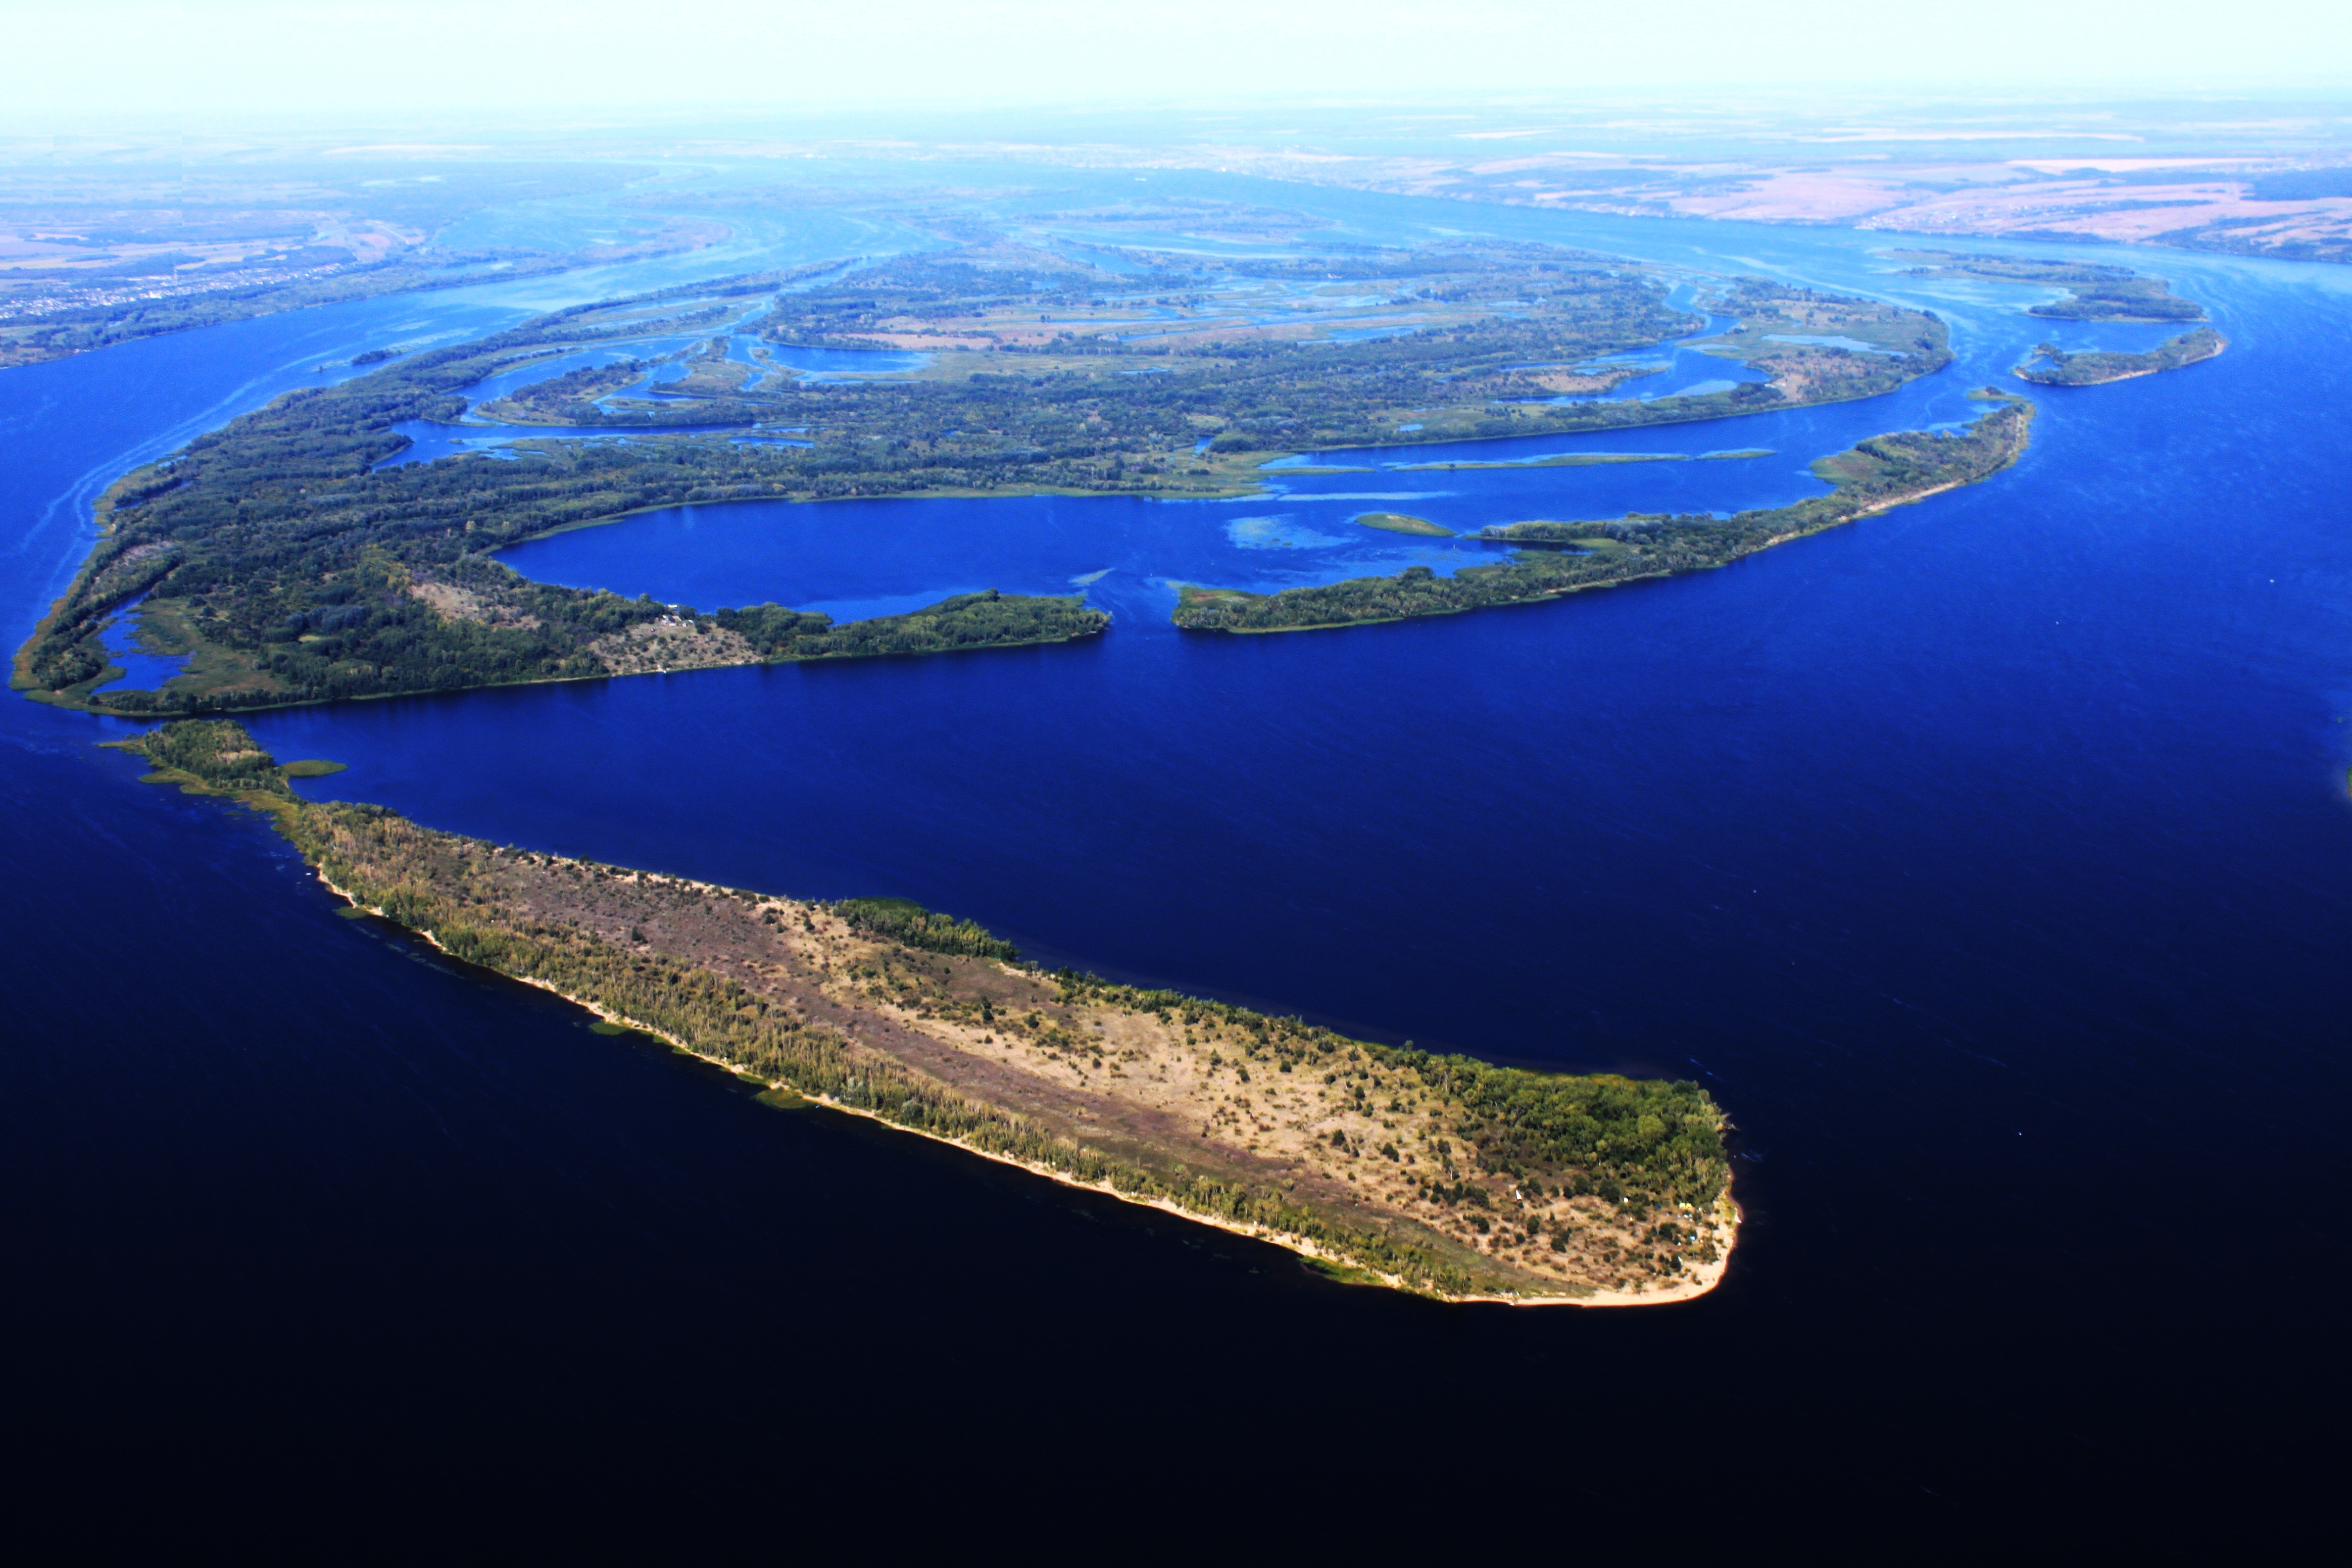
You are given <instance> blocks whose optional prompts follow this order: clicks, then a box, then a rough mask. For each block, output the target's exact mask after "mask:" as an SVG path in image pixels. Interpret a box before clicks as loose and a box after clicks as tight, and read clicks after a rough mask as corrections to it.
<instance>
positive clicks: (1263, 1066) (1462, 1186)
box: [115, 720, 1738, 1306]
mask: <svg viewBox="0 0 2352 1568" xmlns="http://www.w3.org/2000/svg"><path fill="white" fill-rule="evenodd" d="M115 744H117V745H119V746H121V748H123V749H126V750H130V751H133V752H139V753H141V754H142V755H143V756H144V757H145V758H146V759H147V760H148V762H149V763H150V764H151V765H152V768H153V772H152V773H149V774H148V775H147V776H148V779H149V780H150V782H153V783H158V784H177V785H179V786H181V787H182V788H184V789H186V790H188V791H190V792H192V793H195V794H202V795H217V796H220V797H223V798H226V799H228V800H233V801H236V802H239V803H241V804H244V805H249V806H251V807H253V808H254V809H256V810H258V811H261V812H264V813H266V814H268V816H269V817H270V818H271V820H272V821H273V823H274V824H275V825H276V826H277V828H278V831H279V832H280V833H282V834H283V835H284V836H285V837H287V838H288V839H289V841H290V842H291V843H292V844H293V845H294V846H295V847H297V848H298V849H299V851H300V852H301V854H302V856H303V858H304V859H305V860H306V861H307V862H308V863H309V864H310V865H311V866H312V867H313V868H316V871H317V874H318V876H319V878H320V880H321V881H322V882H323V883H325V884H326V886H327V887H328V888H330V889H332V890H333V891H334V892H336V893H337V894H338V895H340V896H341V897H342V898H344V899H346V900H349V901H350V903H351V905H352V910H353V912H355V913H356V912H361V911H364V912H366V913H369V914H373V915H377V916H381V917H382V918H383V919H386V920H390V921H396V922H398V923H399V924H400V925H402V926H404V927H406V928H408V929H409V930H411V931H415V932H417V933H419V934H420V935H422V936H423V937H424V938H425V940H427V941H428V942H431V943H432V944H433V945H434V946H436V948H438V949H440V950H441V951H442V952H446V953H448V954H449V955H450V956H452V957H454V958H457V959H459V960H462V961H464V962H466V963H474V964H478V965H481V966H483V967H485V968H488V969H492V970H495V971H497V972H499V973H501V974H505V975H509V976H510V977H512V978H514V979H517V980H520V981H522V982H523V983H524V984H530V985H536V986H539V987H541V988H542V989H545V990H549V991H552V992H555V993H557V994H561V995H563V996H566V997H568V998H570V999H571V1000H572V1001H574V1002H576V1003H578V1004H580V1005H582V1006H583V1007H586V1008H588V1009H590V1010H591V1011H593V1012H594V1013H595V1014H596V1015H597V1016H598V1017H599V1018H600V1019H601V1020H603V1025H602V1027H603V1028H604V1029H605V1030H606V1031H607V1032H613V1033H619V1032H625V1031H635V1032H638V1033H642V1034H644V1035H646V1036H648V1037H652V1038H654V1039H656V1040H660V1041H664V1042H667V1044H668V1045H669V1046H670V1047H673V1048H675V1049H677V1050H680V1051H683V1052H687V1053H690V1054H692V1055H694V1056H697V1057H700V1058H705V1059H708V1060H709V1061H712V1062H715V1063H718V1064H719V1065H720V1066H722V1067H725V1068H728V1069H729V1070H730V1071H731V1072H733V1073H735V1074H736V1075H737V1076H738V1077H739V1078H741V1079H746V1080H748V1081H749V1082H750V1083H751V1084H753V1085H756V1086H757V1087H758V1089H760V1090H761V1099H762V1100H765V1101H766V1102H767V1103H769V1104H772V1105H775V1106H778V1107H780V1108H785V1109H793V1108H798V1107H801V1106H804V1105H809V1104H816V1105H822V1106H826V1107H830V1108H833V1109H835V1110H843V1111H847V1112H851V1113H854V1114H856V1115H861V1116H867V1117H871V1118H874V1119H876V1120H877V1121H884V1122H887V1123H889V1124H890V1125H892V1126H894V1127H898V1128H900V1129H902V1130H904V1131H910V1132H915V1133H918V1134H920V1135H922V1136H924V1137H929V1138H935V1139H939V1140H941V1141H943V1142H950V1143H953V1144H955V1145H957V1146H959V1147H961V1148H964V1149H968V1150H971V1151H972V1152H976V1153H980V1154H982V1155H985V1156H987V1157H989V1158H992V1159H996V1160H1001V1161H1004V1162H1007V1163H1013V1164H1017V1165H1020V1166H1022V1167H1024V1169H1027V1170H1031V1171H1034V1172H1036V1173H1040V1174H1044V1175H1046V1176H1050V1177H1051V1178H1053V1179H1054V1180H1056V1181H1060V1182H1065V1183H1068V1184H1073V1185H1077V1186H1084V1187H1088V1188H1092V1189H1095V1190H1098V1191H1102V1192H1105V1193H1108V1194H1114V1195H1116V1196H1118V1197H1120V1198H1123V1199H1125V1200H1127V1201H1129V1202H1130V1203H1137V1204H1146V1205H1152V1206H1155V1207H1159V1208H1163V1209H1166V1210H1169V1211H1170V1212H1171V1213H1175V1214H1179V1215H1185V1216H1187V1217H1190V1218H1193V1219H1197V1220H1200V1221H1202V1222H1204V1223H1207V1224H1210V1225H1215V1226H1223V1227H1224V1228H1226V1229H1229V1230H1234V1231H1236V1232H1239V1233H1242V1234H1244V1235H1248V1236H1253V1237H1261V1238H1263V1239H1265V1240H1268V1241H1272V1242H1275V1243H1276V1244H1278V1245H1281V1246H1284V1247H1289V1248H1291V1249H1292V1250H1294V1251H1296V1252H1297V1253H1299V1254H1301V1255H1302V1256H1303V1257H1305V1258H1307V1259H1308V1260H1309V1261H1310V1263H1311V1264H1312V1265H1313V1266H1315V1267H1317V1268H1319V1269H1321V1270H1322V1271H1324V1272H1325V1273H1327V1274H1329V1275H1331V1276H1332V1277H1334V1278H1336V1279H1341V1280H1345V1281H1349V1282H1354V1283H1360V1284H1371V1285H1383V1286H1388V1287H1391V1288H1395V1289H1404V1290H1410V1291H1413V1292H1416V1293H1419V1294H1422V1295H1427V1296H1433V1297H1437V1298H1440V1299H1444V1300H1493V1301H1503V1302H1510V1303H1516V1304H1523V1305H1536V1304H1545V1303H1563V1304H1576V1305H1584V1306H1632V1305H1642V1304H1646V1303H1650V1302H1658V1301H1671V1300H1686V1299H1688V1298H1689V1297H1692V1296H1696V1295H1699V1294H1702V1293H1704V1292H1705V1291H1706V1290H1708V1289H1712V1288H1713V1287H1714V1286H1715V1284H1716V1283H1717V1281H1718V1280H1720V1279H1721V1278H1722V1276H1723V1270H1724V1268H1725V1265H1726V1262H1727V1258H1728V1257H1729V1254H1730V1251H1731V1248H1732V1247H1733V1244H1734V1242H1735V1241H1736V1239H1737V1234H1738V1208H1737V1206H1736V1205H1734V1204H1733V1202H1732V1198H1731V1193H1730V1166H1729V1163H1728V1160H1727V1154H1726V1151H1725V1148H1724V1142H1723V1139H1724V1131H1725V1119H1724V1116H1723V1113H1722V1111H1721V1110H1720V1109H1718V1108H1717V1105H1716V1104H1715V1102H1714V1101H1713V1100H1711V1099H1710V1098H1709V1097H1708V1095H1707V1094H1706V1090H1704V1089H1701V1088H1700V1087H1699V1086H1698V1085H1696V1083H1690V1082H1666V1081H1661V1080H1654V1079H1626V1078H1622V1077H1617V1076H1614V1075H1607V1074H1603V1075H1594V1076H1576V1075H1570V1074H1563V1073H1549V1072H1536V1071H1529V1070H1527V1069H1523V1068H1499V1067H1495V1066H1492V1065H1490V1064H1488V1063H1485V1062H1481V1061H1477V1060H1475V1059H1474V1058H1468V1057H1465V1056H1458V1055H1439V1054H1436V1053H1433V1052H1429V1051H1423V1050H1419V1049H1416V1048H1414V1047H1412V1045H1411V1044H1409V1043H1408V1044H1406V1045H1403V1046H1385V1045H1378V1044H1373V1043H1370V1042H1368V1041H1362V1040H1354V1039H1349V1038H1347V1037H1343V1036H1340V1035H1338V1034H1335V1033H1333V1032H1332V1031H1330V1030H1328V1029H1324V1028H1320V1027H1318V1026H1314V1025H1311V1024H1307V1023H1305V1022H1302V1021H1301V1020H1299V1019H1297V1018H1278V1017H1270V1016H1266V1015H1265V1014H1261V1013H1256V1012H1252V1011H1250V1010H1248V1009H1246V1008H1242V1007H1235V1006H1231V1005H1226V1004H1223V1003H1218V1002H1210V1001H1204V1000H1202V999H1200V998H1198V997H1192V996H1186V995H1183V994H1180V993H1177V992H1172V991H1160V990H1144V989H1138V988H1136V987H1132V986H1127V985H1119V984H1111V983H1108V982H1106V981H1102V980H1099V979H1097V978H1095V977H1094V976H1092V975H1087V974H1081V973H1076V972H1074V971H1071V970H1056V971H1052V972H1047V971H1043V970H1039V969H1036V968H1034V967H1031V966H1027V965H1024V964H1022V963H1019V962H1018V961H1017V956H1016V954H1015V953H1014V952H1013V949H1012V948H1011V947H1010V946H1009V945H1008V944H1006V943H1004V942H1001V941H999V940H997V939H996V938H995V937H994V936H992V934H991V933H990V932H988V931H986V930H985V929H984V928H982V927H981V926H979V925H978V924H976V923H974V922H972V921H957V920H953V919H950V918H949V917H947V916H944V915H940V914H935V913H933V912H932V911H929V910H924V909H922V908H921V907H920V906H919V905H916V904H913V903H911V902H908V901H907V900H898V899H856V900H844V901H842V902H840V903H836V904H823V903H814V902H807V901H803V900H791V899H782V898H777V897H773V896H771V895H768V894H763V893H758V892H752V891H749V890H746V889H737V888H724V887H717V886H713V885H711V884H709V883H703V882H697V881H692V880H688V879H682V878H677V877H667V876H661V875H656V874H655V873H651V872H646V871H636V870H631V869H629V868H625V867H619V866H610V865H603V864H599V863H596V862H593V861H584V860H576V859H570V858H564V857H561V856H555V855H545V854H538V853H534V852H531V851H529V850H518V849H514V848H510V847H499V846H497V845H493V844H488V843H485V842H483V841H482V840H479V839H475V838H467V837H460V836H458V835H456V834H449V833H441V832H436V831H434V830H432V829H430V828H425V827H421V826H417V825H415V824H414V823H412V822H409V821H407V820H406V819H405V818H404V817H401V816H396V815H394V813H392V812H389V811H386V810H384V809H383V808H382V807H379V806H373V805H346V804H339V803H330V804H320V803H313V802H310V801H306V800H303V799H301V798H300V797H299V796H298V795H295V794H294V792H293V790H292V788H291V787H290V785H289V784H288V783H287V779H288V777H289V774H294V775H296V776H299V774H300V773H301V772H302V771H303V769H302V765H301V764H294V765H292V766H290V767H281V766H279V765H278V763H276V762H275V760H274V759H272V758H271V757H270V756H269V754H268V752H265V751H264V750H263V749H262V748H261V746H260V745H259V744H258V743H257V742H256V741H255V740H254V738H253V736H252V735H251V734H250V733H248V732H247V731H246V730H245V729H244V727H243V726H242V725H240V724H238V723H236V721H233V720H181V721H174V722H171V723H167V724H165V725H163V727H161V728H159V729H157V730H154V731H149V732H148V733H146V734H144V735H141V736H138V737H135V738H133V739H131V740H129V741H124V742H115Z"/></svg>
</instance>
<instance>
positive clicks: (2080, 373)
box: [2016, 327, 2229, 386]
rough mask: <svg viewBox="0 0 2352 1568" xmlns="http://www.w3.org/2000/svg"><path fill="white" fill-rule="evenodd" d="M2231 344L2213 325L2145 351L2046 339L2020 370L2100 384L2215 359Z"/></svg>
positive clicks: (2063, 382)
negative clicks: (2083, 347)
mask: <svg viewBox="0 0 2352 1568" xmlns="http://www.w3.org/2000/svg"><path fill="white" fill-rule="evenodd" d="M2227 347H2229V342H2228V340H2227V339H2225V338H2223V337H2222V336H2221V333H2219V332H2217V331H2214V330H2213V329H2212V328H2210V327H2200V328H2198V329H2197V330H2196V331H2193V332H2183V333H2181V334H2180V335H2179V337H2177V338H2168V339H2167V340H2166V341H2164V342H2161V343H2158V345H2157V346H2156V347H2154V348H2152V349H2150V350H2148V351H2147V353H2079V354H2078V353H2067V352H2066V351H2065V350H2064V349H2062V348H2060V347H2059V346H2058V345H2057V344H2056V343H2042V344H2041V345H2040V346H2038V347H2037V348H2035V350H2034V351H2033V353H2034V357H2033V358H2032V360H2030V361H2028V362H2027V363H2024V364H2021V365H2020V366H2018V367H2017V373H2016V374H2018V375H2020V376H2021V377H2023V378H2024V379H2025V380H2027V381H2032V382H2038V383H2040V384H2042V385H2044V386H2096V385H2097V384H2099V383H2101V382H2103V381H2123V380H2126V379H2127V378H2129V377H2131V376H2135V375H2148V374H2154V373H2155V372H2157V371H2159V370H2179V368H2180V367H2181V366H2182V365H2185V364H2195V363H2197V362H2198V361H2199V360H2203V359H2211V358H2212V357H2213V356H2214V355H2215V354H2217V353H2221V351H2222V350H2223V349H2225V348H2227Z"/></svg>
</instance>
